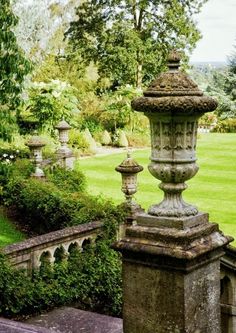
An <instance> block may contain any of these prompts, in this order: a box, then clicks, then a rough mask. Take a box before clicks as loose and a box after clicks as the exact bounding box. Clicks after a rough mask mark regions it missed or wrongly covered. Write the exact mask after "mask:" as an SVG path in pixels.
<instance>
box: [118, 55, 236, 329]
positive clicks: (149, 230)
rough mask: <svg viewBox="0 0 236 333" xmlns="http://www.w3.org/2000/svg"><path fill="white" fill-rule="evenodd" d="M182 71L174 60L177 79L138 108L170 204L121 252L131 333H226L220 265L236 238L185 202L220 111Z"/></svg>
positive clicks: (162, 79) (165, 81)
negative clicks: (208, 116)
mask: <svg viewBox="0 0 236 333" xmlns="http://www.w3.org/2000/svg"><path fill="white" fill-rule="evenodd" d="M179 66H180V57H179V55H178V54H177V53H176V52H173V53H172V54H171V55H170V57H169V63H168V67H169V71H168V72H166V73H162V74H161V75H160V76H159V77H158V78H157V79H156V80H155V81H154V82H153V83H152V84H151V86H150V87H149V88H148V90H147V91H146V92H145V93H144V97H141V98H138V99H136V100H134V101H133V102H132V106H133V108H134V109H135V110H137V111H143V112H144V113H145V115H146V116H147V117H148V118H149V120H150V127H151V141H152V154H151V158H150V159H151V163H150V165H149V170H150V172H151V174H152V175H153V176H154V177H155V178H157V179H159V180H161V184H160V186H159V187H160V188H161V190H162V191H164V199H163V201H162V202H161V203H158V204H155V205H153V206H151V207H150V208H149V210H148V214H140V215H139V216H138V217H137V225H133V226H130V227H128V228H127V229H126V234H125V237H124V238H123V239H122V240H120V241H118V242H117V243H116V244H114V248H115V249H117V250H118V251H120V252H121V253H122V255H123V294H124V295H123V296H124V306H123V319H124V333H168V332H169V333H220V332H221V329H220V257H221V256H222V255H223V253H224V251H223V246H225V245H226V244H228V243H229V242H230V241H231V240H232V238H230V237H226V236H224V235H223V234H222V232H221V231H220V230H219V228H218V225H217V224H212V223H209V221H208V214H206V213H201V212H199V211H198V209H197V207H195V206H194V205H191V204H188V203H186V202H185V201H184V200H183V198H182V192H183V190H185V189H186V188H187V185H186V184H185V181H186V180H188V179H190V178H192V177H193V176H194V175H195V174H196V173H197V171H198V167H197V165H196V153H195V149H196V139H197V128H198V119H199V118H200V116H201V115H203V114H204V113H205V112H209V111H213V110H214V109H215V108H216V107H217V103H216V102H215V100H213V99H212V98H210V97H207V96H204V95H203V93H202V92H201V91H200V90H199V89H198V87H197V85H196V84H195V83H194V82H193V81H192V80H191V79H190V78H189V77H188V76H186V75H185V74H184V73H183V72H181V71H179Z"/></svg>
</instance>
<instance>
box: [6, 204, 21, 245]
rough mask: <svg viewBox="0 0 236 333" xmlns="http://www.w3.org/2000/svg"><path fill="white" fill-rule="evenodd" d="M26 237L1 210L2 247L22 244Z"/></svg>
mask: <svg viewBox="0 0 236 333" xmlns="http://www.w3.org/2000/svg"><path fill="white" fill-rule="evenodd" d="M24 238H25V236H24V235H23V234H22V233H21V232H20V231H18V230H16V228H15V227H14V224H12V223H11V222H10V221H9V220H8V219H7V218H6V217H5V216H4V214H3V212H2V211H1V210H0V247H1V246H6V245H8V244H12V243H16V242H20V241H21V240H23V239H24Z"/></svg>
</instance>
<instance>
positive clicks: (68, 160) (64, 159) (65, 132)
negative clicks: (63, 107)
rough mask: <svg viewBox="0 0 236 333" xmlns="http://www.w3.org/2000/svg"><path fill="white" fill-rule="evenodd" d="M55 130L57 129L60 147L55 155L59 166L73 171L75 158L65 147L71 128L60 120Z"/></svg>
mask: <svg viewBox="0 0 236 333" xmlns="http://www.w3.org/2000/svg"><path fill="white" fill-rule="evenodd" d="M55 128H56V129H58V132H59V141H60V144H61V147H60V148H59V149H58V150H57V151H56V155H57V157H58V159H59V160H60V161H61V163H60V164H61V166H62V167H63V168H68V169H73V167H74V161H75V158H74V156H73V152H72V150H71V149H70V148H69V147H68V146H67V143H68V141H69V130H70V129H71V126H70V125H69V124H68V123H67V122H66V121H65V120H62V121H60V122H59V123H58V124H57V125H56V126H55Z"/></svg>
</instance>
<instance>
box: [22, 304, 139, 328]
mask: <svg viewBox="0 0 236 333" xmlns="http://www.w3.org/2000/svg"><path fill="white" fill-rule="evenodd" d="M27 322H28V323H31V324H34V325H39V326H42V327H46V328H49V329H52V330H53V331H55V332H56V333H123V329H122V319H119V318H114V317H109V316H104V315H100V314H98V313H93V312H89V311H82V310H78V309H74V308H69V307H66V308H60V309H56V310H53V311H52V312H50V313H48V314H44V315H41V316H38V317H36V318H31V319H29V320H28V321H27ZM133 333H135V331H134V332H133Z"/></svg>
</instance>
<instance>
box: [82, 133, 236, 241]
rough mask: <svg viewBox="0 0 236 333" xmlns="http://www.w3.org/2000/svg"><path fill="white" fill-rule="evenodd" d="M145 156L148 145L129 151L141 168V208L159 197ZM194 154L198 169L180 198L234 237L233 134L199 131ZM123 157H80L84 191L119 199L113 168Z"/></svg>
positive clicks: (235, 164)
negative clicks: (202, 132)
mask: <svg viewBox="0 0 236 333" xmlns="http://www.w3.org/2000/svg"><path fill="white" fill-rule="evenodd" d="M149 156H150V148H149V149H145V150H138V151H136V152H134V153H133V157H134V158H135V159H136V160H137V162H138V163H139V164H141V165H143V166H144V169H145V170H144V171H143V172H142V173H140V174H139V175H138V182H139V190H138V193H137V194H136V196H135V198H136V201H137V202H138V203H140V204H141V205H142V207H144V208H147V207H149V206H150V205H151V204H153V203H158V202H160V201H161V199H162V191H161V190H159V188H158V183H159V181H158V180H156V179H154V178H153V176H151V174H150V173H149V172H148V170H147V164H148V163H149ZM197 156H198V165H199V166H200V170H199V172H198V174H197V175H196V176H195V178H194V179H192V180H190V181H189V182H188V185H189V189H187V190H186V191H185V192H184V199H185V200H186V201H187V202H191V203H194V204H195V205H197V206H198V208H199V210H201V211H205V212H208V213H209V214H210V220H211V221H212V222H217V223H219V224H220V228H221V229H222V230H223V231H224V232H225V233H226V234H230V235H232V236H234V237H235V238H236V134H218V133H211V134H201V135H200V138H199V140H198V148H197ZM124 158H125V154H124V153H123V154H114V155H109V156H100V157H93V158H88V159H82V160H80V161H79V162H78V167H79V168H80V169H81V170H83V171H84V173H85V174H86V176H87V182H88V191H89V192H90V193H91V194H102V195H105V196H106V197H109V198H112V200H113V201H114V202H115V203H120V202H122V201H123V200H124V199H123V198H124V197H123V195H122V192H121V190H120V188H121V176H120V174H118V173H117V172H116V171H115V170H114V169H115V167H116V166H117V165H118V164H120V163H121V162H122V160H123V159H124ZM234 244H235V245H236V243H234Z"/></svg>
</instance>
